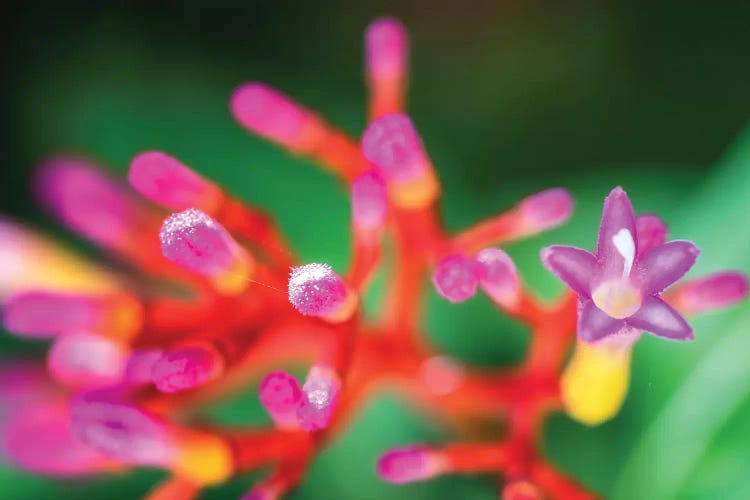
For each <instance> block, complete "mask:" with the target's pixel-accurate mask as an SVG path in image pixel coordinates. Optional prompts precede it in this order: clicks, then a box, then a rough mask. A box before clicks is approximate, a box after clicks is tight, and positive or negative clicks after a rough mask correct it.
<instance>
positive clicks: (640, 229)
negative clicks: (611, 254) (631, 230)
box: [635, 215, 667, 255]
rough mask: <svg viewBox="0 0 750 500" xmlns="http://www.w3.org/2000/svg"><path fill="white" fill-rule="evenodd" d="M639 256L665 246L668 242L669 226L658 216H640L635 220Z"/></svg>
mask: <svg viewBox="0 0 750 500" xmlns="http://www.w3.org/2000/svg"><path fill="white" fill-rule="evenodd" d="M635 233H636V238H635V239H636V241H637V242H638V255H642V254H643V253H645V252H646V250H651V249H652V248H654V247H658V246H659V245H663V244H664V242H665V241H667V225H666V224H664V221H662V220H661V218H660V217H659V216H658V215H639V216H638V217H636V218H635Z"/></svg>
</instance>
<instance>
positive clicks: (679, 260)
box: [637, 240, 700, 297]
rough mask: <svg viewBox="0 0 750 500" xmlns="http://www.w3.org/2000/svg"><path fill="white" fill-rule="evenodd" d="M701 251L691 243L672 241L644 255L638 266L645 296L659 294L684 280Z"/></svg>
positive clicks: (641, 286) (642, 291)
mask: <svg viewBox="0 0 750 500" xmlns="http://www.w3.org/2000/svg"><path fill="white" fill-rule="evenodd" d="M699 253H700V250H698V247H696V246H695V245H694V244H693V243H692V242H691V241H684V240H676V241H670V242H667V243H665V244H663V245H659V246H658V247H654V248H652V249H651V250H649V251H647V252H646V253H644V254H643V255H642V256H641V257H640V258H639V259H638V264H637V273H638V279H639V280H640V288H641V293H642V294H643V296H644V297H645V296H648V295H653V294H655V293H659V292H661V291H662V290H664V289H665V288H667V287H668V286H669V285H671V284H672V283H674V282H675V281H677V280H678V279H680V278H682V277H683V276H684V275H685V273H686V272H688V270H689V269H690V268H691V267H693V264H695V259H696V258H698V254H699Z"/></svg>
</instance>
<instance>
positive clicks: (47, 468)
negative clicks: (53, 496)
mask: <svg viewBox="0 0 750 500" xmlns="http://www.w3.org/2000/svg"><path fill="white" fill-rule="evenodd" d="M0 442H1V443H2V453H3V455H4V457H5V458H7V459H8V460H9V461H10V462H11V463H12V464H13V465H15V466H16V467H19V468H21V469H24V470H27V471H30V472H34V473H37V474H44V475H47V476H56V477H70V476H80V475H85V474H92V473H96V472H99V471H101V469H102V468H103V467H104V466H105V465H107V463H108V461H107V460H106V459H105V457H104V456H103V455H102V454H101V453H99V452H98V451H96V450H94V449H92V448H91V447H89V446H87V445H86V444H84V443H82V442H81V441H79V440H78V439H77V438H76V437H75V436H73V435H72V433H71V429H70V415H69V413H68V409H67V407H66V406H65V405H64V404H62V403H61V402H52V403H40V404H37V405H34V406H32V407H29V408H25V409H24V411H22V412H19V413H16V414H15V415H14V416H13V417H11V418H10V420H8V421H7V422H6V423H4V424H3V426H2V430H0Z"/></svg>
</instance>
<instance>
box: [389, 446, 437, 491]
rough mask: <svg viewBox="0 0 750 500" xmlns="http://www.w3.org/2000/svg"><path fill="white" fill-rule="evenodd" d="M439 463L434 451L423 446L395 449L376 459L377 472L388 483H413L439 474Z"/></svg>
mask: <svg viewBox="0 0 750 500" xmlns="http://www.w3.org/2000/svg"><path fill="white" fill-rule="evenodd" d="M440 462H441V461H440V460H439V458H438V457H437V456H436V453H435V452H434V451H432V450H430V449H429V448H426V447H423V446H411V447H407V448H397V449H394V450H391V451H389V452H387V453H385V454H384V455H382V456H381V457H380V459H378V464H377V472H378V476H380V478H381V479H382V480H383V481H386V482H389V483H395V484H403V483H413V482H415V481H424V480H425V479H430V478H432V477H435V476H436V475H438V474H440V472H441V469H442V467H441V463H440Z"/></svg>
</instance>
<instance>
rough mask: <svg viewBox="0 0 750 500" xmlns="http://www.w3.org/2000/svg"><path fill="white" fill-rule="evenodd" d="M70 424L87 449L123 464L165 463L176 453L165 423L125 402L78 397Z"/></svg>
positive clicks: (168, 462)
mask: <svg viewBox="0 0 750 500" xmlns="http://www.w3.org/2000/svg"><path fill="white" fill-rule="evenodd" d="M72 426H73V432H74V433H75V435H76V436H78V438H79V439H80V440H81V441H83V442H84V443H86V444H87V445H89V446H90V447H91V448H93V449H95V450H98V451H100V452H102V453H104V454H106V455H107V456H110V457H112V458H117V459H119V460H122V461H123V462H126V463H130V464H136V465H158V466H167V465H169V464H170V463H172V461H173V460H174V456H175V454H176V446H177V445H176V443H175V441H174V436H173V435H172V434H171V433H170V432H169V430H168V428H167V427H166V426H165V424H163V423H162V422H160V421H159V420H157V419H155V418H153V417H151V416H150V415H147V414H146V413H144V412H143V411H141V410H139V409H138V408H136V407H134V406H130V405H127V404H125V403H115V402H107V401H97V400H93V401H90V400H85V399H81V400H79V401H77V402H76V403H75V404H74V405H73V408H72Z"/></svg>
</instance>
